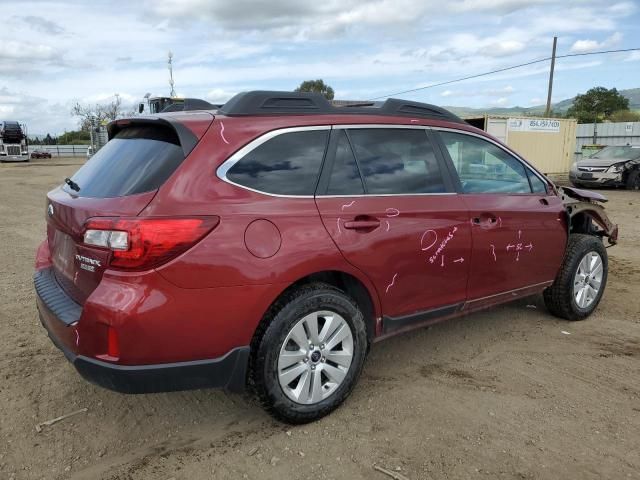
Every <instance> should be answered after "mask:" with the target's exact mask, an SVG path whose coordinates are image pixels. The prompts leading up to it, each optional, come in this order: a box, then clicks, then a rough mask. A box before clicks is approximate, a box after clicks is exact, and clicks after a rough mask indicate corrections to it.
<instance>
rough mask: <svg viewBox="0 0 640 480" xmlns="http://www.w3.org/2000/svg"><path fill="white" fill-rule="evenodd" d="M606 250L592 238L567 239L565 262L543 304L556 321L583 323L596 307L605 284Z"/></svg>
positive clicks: (577, 236) (546, 292) (545, 292)
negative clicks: (578, 321) (558, 319)
mask: <svg viewBox="0 0 640 480" xmlns="http://www.w3.org/2000/svg"><path fill="white" fill-rule="evenodd" d="M608 266H609V263H608V258H607V250H606V248H605V247H604V245H603V244H602V241H601V240H600V239H599V238H598V237H595V236H593V235H585V234H572V235H570V236H569V242H568V244H567V248H566V252H565V256H564V260H563V262H562V266H561V267H560V271H559V272H558V275H557V276H556V279H555V281H554V282H553V285H551V286H550V287H548V288H547V289H546V290H545V291H544V302H545V304H546V306H547V308H548V309H549V311H550V312H551V313H552V314H553V315H555V316H556V317H560V318H564V319H566V320H583V319H585V318H587V317H588V316H589V315H591V313H593V311H594V310H595V309H596V307H597V306H598V303H600V299H601V298H602V294H603V293H604V289H605V286H606V284H607V273H608Z"/></svg>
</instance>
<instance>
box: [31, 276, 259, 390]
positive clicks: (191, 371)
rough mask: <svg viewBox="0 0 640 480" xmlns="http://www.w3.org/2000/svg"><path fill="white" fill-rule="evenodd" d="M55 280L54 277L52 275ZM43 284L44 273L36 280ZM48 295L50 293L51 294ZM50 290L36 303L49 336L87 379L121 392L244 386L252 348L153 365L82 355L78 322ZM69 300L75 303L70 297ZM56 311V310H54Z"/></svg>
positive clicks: (39, 294)
mask: <svg viewBox="0 0 640 480" xmlns="http://www.w3.org/2000/svg"><path fill="white" fill-rule="evenodd" d="M50 278H51V279H52V280H53V281H54V282H55V279H53V276H51V277H50ZM37 279H40V283H42V273H41V272H37V273H36V280H37ZM47 294H48V295H49V296H48V295H47ZM50 295H51V293H50V290H48V291H45V292H43V288H42V284H40V285H39V286H38V287H37V288H36V303H37V307H38V312H39V316H40V321H41V322H42V325H43V326H44V328H45V329H46V331H47V333H48V335H49V338H51V341H52V342H53V343H54V345H55V346H56V347H58V348H59V349H60V350H61V351H62V352H63V353H64V355H65V357H66V358H67V360H69V361H70V362H71V363H72V364H73V366H74V367H75V368H76V370H78V372H79V373H80V375H82V377H84V378H85V379H86V380H88V381H90V382H91V383H94V384H96V385H99V386H101V387H104V388H107V389H109V390H114V391H117V392H122V393H154V392H170V391H177V390H190V389H197V388H224V389H227V390H230V391H242V390H243V389H244V387H245V381H246V373H247V365H248V360H249V347H248V346H241V347H236V348H233V349H231V350H230V351H229V352H227V353H226V354H224V355H222V356H220V357H217V358H211V359H206V360H195V361H186V362H172V363H161V364H151V365H119V364H114V363H110V362H106V361H102V360H98V359H95V358H91V357H87V356H85V355H81V354H79V353H78V351H77V345H78V342H79V333H78V322H73V323H70V322H69V318H65V317H64V315H62V317H63V318H59V317H58V315H57V314H56V313H60V307H59V306H60V303H61V302H63V300H64V299H62V298H60V297H56V298H54V300H53V301H52V300H51V298H50ZM69 302H71V303H73V301H72V300H70V299H69ZM54 311H55V312H54Z"/></svg>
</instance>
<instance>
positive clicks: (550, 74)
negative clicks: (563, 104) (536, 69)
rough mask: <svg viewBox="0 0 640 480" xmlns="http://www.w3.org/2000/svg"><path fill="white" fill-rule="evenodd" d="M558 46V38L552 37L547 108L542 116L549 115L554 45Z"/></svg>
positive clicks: (554, 55)
mask: <svg viewBox="0 0 640 480" xmlns="http://www.w3.org/2000/svg"><path fill="white" fill-rule="evenodd" d="M557 44H558V37H553V50H552V52H551V70H550V71H549V91H548V93H547V108H546V110H545V111H544V116H545V117H548V116H549V115H551V92H552V91H553V70H554V68H555V67H556V45H557Z"/></svg>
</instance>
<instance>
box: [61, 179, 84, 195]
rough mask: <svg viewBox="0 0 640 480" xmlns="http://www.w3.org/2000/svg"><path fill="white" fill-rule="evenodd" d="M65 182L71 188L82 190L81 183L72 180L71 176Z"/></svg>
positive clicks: (77, 190)
mask: <svg viewBox="0 0 640 480" xmlns="http://www.w3.org/2000/svg"><path fill="white" fill-rule="evenodd" d="M64 183H66V184H67V185H69V188H70V189H71V190H75V191H76V192H79V191H80V185H78V184H77V183H76V182H74V181H73V180H71V179H70V178H69V177H67V178H65V179H64Z"/></svg>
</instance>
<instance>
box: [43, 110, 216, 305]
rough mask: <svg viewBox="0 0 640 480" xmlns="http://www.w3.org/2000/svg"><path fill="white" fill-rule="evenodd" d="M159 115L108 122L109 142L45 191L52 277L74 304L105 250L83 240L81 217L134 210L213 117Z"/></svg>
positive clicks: (95, 280) (89, 286)
mask: <svg viewBox="0 0 640 480" xmlns="http://www.w3.org/2000/svg"><path fill="white" fill-rule="evenodd" d="M161 117H162V118H160V117H148V118H137V119H132V120H122V121H116V122H114V123H112V124H111V125H110V127H109V138H110V140H109V142H108V143H107V144H106V145H105V146H104V147H103V148H102V149H100V150H99V151H98V152H97V153H96V154H95V155H94V156H93V157H92V158H91V159H90V160H89V161H87V163H86V164H85V165H84V166H83V167H82V168H80V170H78V171H77V172H76V173H75V174H74V175H73V176H72V177H71V178H70V179H69V180H70V181H69V182H66V183H65V184H63V185H62V186H60V187H58V188H56V189H55V190H53V191H51V192H49V194H48V196H47V198H48V202H47V240H48V243H49V250H50V252H51V259H52V263H53V269H54V273H55V277H56V279H57V281H58V283H59V284H60V286H61V287H62V288H63V289H64V290H65V291H66V292H67V294H68V295H69V296H70V297H71V298H73V299H74V300H75V301H76V302H78V303H80V304H83V303H84V301H85V300H86V298H87V297H88V296H89V295H90V294H91V292H93V290H94V289H95V288H96V287H97V286H98V284H99V283H100V280H101V278H102V275H103V273H104V270H105V268H106V266H107V265H108V263H109V258H110V255H111V251H110V250H108V249H104V248H98V247H93V246H89V245H86V244H85V243H84V242H83V234H84V230H85V223H86V222H87V220H88V219H90V218H95V217H135V216H137V215H139V214H140V212H142V211H143V210H144V209H145V207H146V206H147V205H148V204H149V202H151V200H152V199H153V197H154V196H155V194H156V192H157V191H158V189H159V188H160V187H161V186H162V185H163V184H164V183H165V181H166V180H167V179H168V178H169V177H170V176H171V175H172V174H173V173H174V172H175V171H176V170H177V169H178V167H179V166H180V165H181V164H182V162H183V160H184V158H185V157H186V156H187V155H188V154H189V153H190V152H191V150H192V149H193V148H194V147H195V145H196V144H197V142H198V141H199V140H200V138H201V137H202V136H203V134H204V133H205V132H206V130H207V128H208V127H209V126H210V124H211V122H212V121H213V115H211V114H208V113H204V112H201V113H191V114H189V115H162V116H161Z"/></svg>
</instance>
